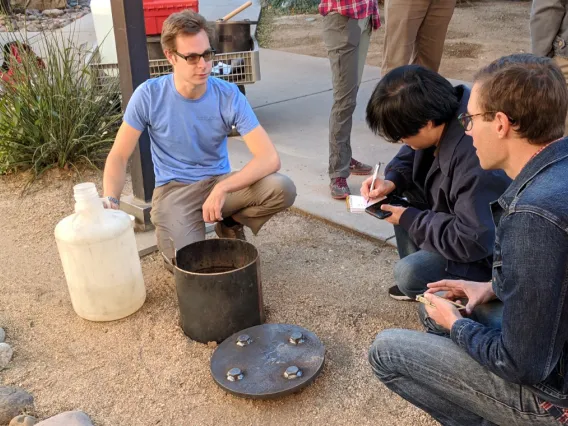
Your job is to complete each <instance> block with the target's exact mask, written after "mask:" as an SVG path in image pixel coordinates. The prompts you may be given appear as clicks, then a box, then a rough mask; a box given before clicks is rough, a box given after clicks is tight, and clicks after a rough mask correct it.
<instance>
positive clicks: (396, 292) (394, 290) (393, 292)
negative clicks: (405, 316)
mask: <svg viewBox="0 0 568 426" xmlns="http://www.w3.org/2000/svg"><path fill="white" fill-rule="evenodd" d="M389 296H390V297H392V298H393V299H395V300H399V301H401V302H415V301H416V299H413V298H412V297H408V296H407V295H406V294H404V293H403V292H402V291H400V289H399V288H398V286H396V285H393V286H392V287H391V288H389Z"/></svg>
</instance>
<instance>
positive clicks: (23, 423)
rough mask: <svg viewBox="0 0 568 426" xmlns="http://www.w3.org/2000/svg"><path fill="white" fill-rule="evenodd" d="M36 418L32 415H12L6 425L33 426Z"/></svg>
mask: <svg viewBox="0 0 568 426" xmlns="http://www.w3.org/2000/svg"><path fill="white" fill-rule="evenodd" d="M36 422H37V419H36V418H35V417H32V416H24V415H21V416H18V417H14V418H13V419H12V421H11V422H10V424H9V425H8V426H34V425H35V424H36Z"/></svg>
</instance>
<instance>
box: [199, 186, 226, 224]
mask: <svg viewBox="0 0 568 426" xmlns="http://www.w3.org/2000/svg"><path fill="white" fill-rule="evenodd" d="M226 198H227V193H226V192H225V190H224V189H223V188H222V187H221V186H220V185H218V184H217V185H215V187H214V188H213V190H212V191H211V193H210V194H209V197H207V200H205V203H203V207H202V209H203V221H204V222H206V223H214V222H220V221H222V220H223V216H222V215H221V210H222V209H223V205H224V204H225V199H226Z"/></svg>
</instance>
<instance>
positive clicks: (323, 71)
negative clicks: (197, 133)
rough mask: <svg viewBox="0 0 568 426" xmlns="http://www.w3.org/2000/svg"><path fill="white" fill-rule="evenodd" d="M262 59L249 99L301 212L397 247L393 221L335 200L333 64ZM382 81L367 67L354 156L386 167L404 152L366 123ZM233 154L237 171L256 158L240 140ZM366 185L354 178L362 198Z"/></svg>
mask: <svg viewBox="0 0 568 426" xmlns="http://www.w3.org/2000/svg"><path fill="white" fill-rule="evenodd" d="M260 58H261V65H260V69H261V75H262V80H261V81H259V82H257V83H255V84H252V85H249V86H247V87H246V88H247V98H248V99H249V102H250V103H251V105H252V106H253V108H254V110H255V112H256V114H257V116H258V118H259V120H260V122H261V124H262V125H263V126H264V127H265V129H266V130H267V132H268V133H269V135H270V137H271V138H272V141H273V142H274V143H275V145H276V148H277V149H278V152H279V153H280V156H281V159H282V170H281V171H282V173H285V174H287V175H288V176H290V178H292V180H293V181H294V182H295V184H296V188H297V191H298V197H297V199H296V203H295V207H296V208H297V209H299V210H301V211H303V212H305V213H308V214H310V215H313V216H316V217H318V218H321V219H323V220H326V221H329V222H331V223H334V224H336V225H339V226H341V227H345V228H348V229H350V230H353V231H355V232H358V233H361V234H364V235H366V236H369V237H372V238H377V239H380V240H383V241H388V242H393V243H394V240H393V239H392V237H393V236H394V230H393V227H392V225H390V224H389V223H388V222H384V221H381V220H379V219H376V218H374V217H372V216H370V215H368V214H366V213H359V214H357V213H349V212H347V209H346V204H345V202H344V201H338V200H334V199H332V198H331V196H330V192H329V187H328V185H329V178H328V175H327V164H328V152H329V149H328V128H329V125H328V122H329V112H330V110H331V106H332V102H333V93H332V86H331V70H330V66H329V61H328V60H327V59H326V58H314V57H310V56H303V55H297V54H291V53H286V52H280V51H272V50H266V49H263V50H261V52H260ZM379 78H380V72H379V68H376V67H365V72H364V74H363V83H362V84H361V87H360V90H359V95H358V100H357V102H358V105H357V109H356V110H355V114H354V117H353V130H352V142H351V144H352V148H353V156H354V157H355V158H356V159H358V160H360V161H363V162H366V163H368V164H371V165H374V164H376V163H377V162H379V161H380V162H382V163H385V164H386V163H387V162H388V161H389V160H390V159H391V158H392V157H393V156H394V155H395V154H396V153H397V152H398V150H399V148H400V147H399V146H397V145H393V144H390V143H387V142H385V141H384V140H382V139H380V138H378V137H376V136H374V135H373V134H372V133H371V132H370V131H369V130H368V128H367V126H366V124H365V107H366V104H367V101H368V99H369V98H370V96H371V93H372V91H373V89H374V87H375V85H376V84H377V82H378V80H379ZM229 151H230V155H231V161H232V165H233V168H236V169H238V168H240V167H242V166H243V165H244V164H245V163H246V162H247V161H248V160H249V159H250V154H249V153H248V150H247V148H246V146H245V145H244V143H242V140H240V138H232V139H231V141H230V143H229ZM382 170H384V168H383V169H382ZM363 180H364V177H360V176H353V177H350V178H349V179H348V182H349V186H350V188H351V192H352V193H353V194H359V188H360V186H361V183H362V181H363Z"/></svg>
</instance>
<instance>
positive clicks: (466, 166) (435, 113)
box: [361, 65, 511, 300]
mask: <svg viewBox="0 0 568 426" xmlns="http://www.w3.org/2000/svg"><path fill="white" fill-rule="evenodd" d="M469 96H470V91H469V89H468V88H467V87H465V86H461V85H460V86H457V87H454V86H452V85H451V83H450V82H449V81H448V80H446V79H445V78H443V77H442V76H441V75H439V74H438V73H436V72H434V71H431V70H429V69H427V68H424V67H422V66H419V65H406V66H402V67H399V68H395V69H394V70H392V71H391V72H389V73H388V74H387V75H385V76H384V77H383V78H382V79H381V81H380V82H379V83H378V85H377V86H376V88H375V90H374V92H373V94H372V96H371V99H370V100H369V103H368V105H367V123H368V125H369V127H370V128H371V130H372V131H373V132H374V133H376V134H378V135H380V136H382V137H384V138H385V139H386V140H387V141H389V142H393V143H402V144H403V147H402V148H401V149H400V151H399V152H398V154H397V155H396V156H395V157H394V158H393V159H392V161H391V162H390V163H389V164H388V165H387V166H386V168H385V177H384V179H377V180H376V181H375V184H374V187H373V188H371V187H370V185H371V181H372V178H369V179H367V180H365V182H363V185H362V186H361V195H362V196H364V197H365V198H369V197H370V198H379V197H384V196H386V195H389V194H396V195H398V196H404V197H406V198H407V200H408V201H409V203H410V204H411V207H396V206H389V205H386V206H383V207H382V209H383V210H386V211H389V212H391V213H392V215H391V216H390V217H388V218H386V219H385V220H387V221H388V222H390V223H392V224H393V225H394V231H395V235H396V243H397V248H398V252H399V255H400V258H401V259H400V261H399V262H398V263H397V264H396V266H395V269H394V277H395V283H396V285H394V286H392V287H391V288H390V289H389V295H390V296H391V297H392V298H394V299H397V300H414V299H415V297H416V296H417V295H418V294H420V293H424V291H425V290H426V285H427V284H428V283H431V282H434V281H439V280H441V279H444V278H461V279H467V280H488V279H489V278H490V277H491V260H492V254H493V251H492V250H493V242H494V237H495V229H494V225H493V219H492V218H491V211H490V209H489V203H490V202H492V201H494V200H496V199H497V198H499V196H500V195H501V194H502V193H503V192H504V191H505V189H506V188H507V186H508V185H509V183H510V182H511V180H510V179H509V178H508V177H507V176H506V175H505V174H504V173H503V172H502V171H485V170H483V169H482V168H481V167H480V166H479V160H478V159H477V157H476V155H475V148H474V147H473V144H472V140H471V137H470V136H468V135H466V134H465V131H464V129H463V127H462V126H461V125H460V123H459V121H458V116H459V115H460V114H462V113H465V112H466V109H467V102H468V100H469Z"/></svg>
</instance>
